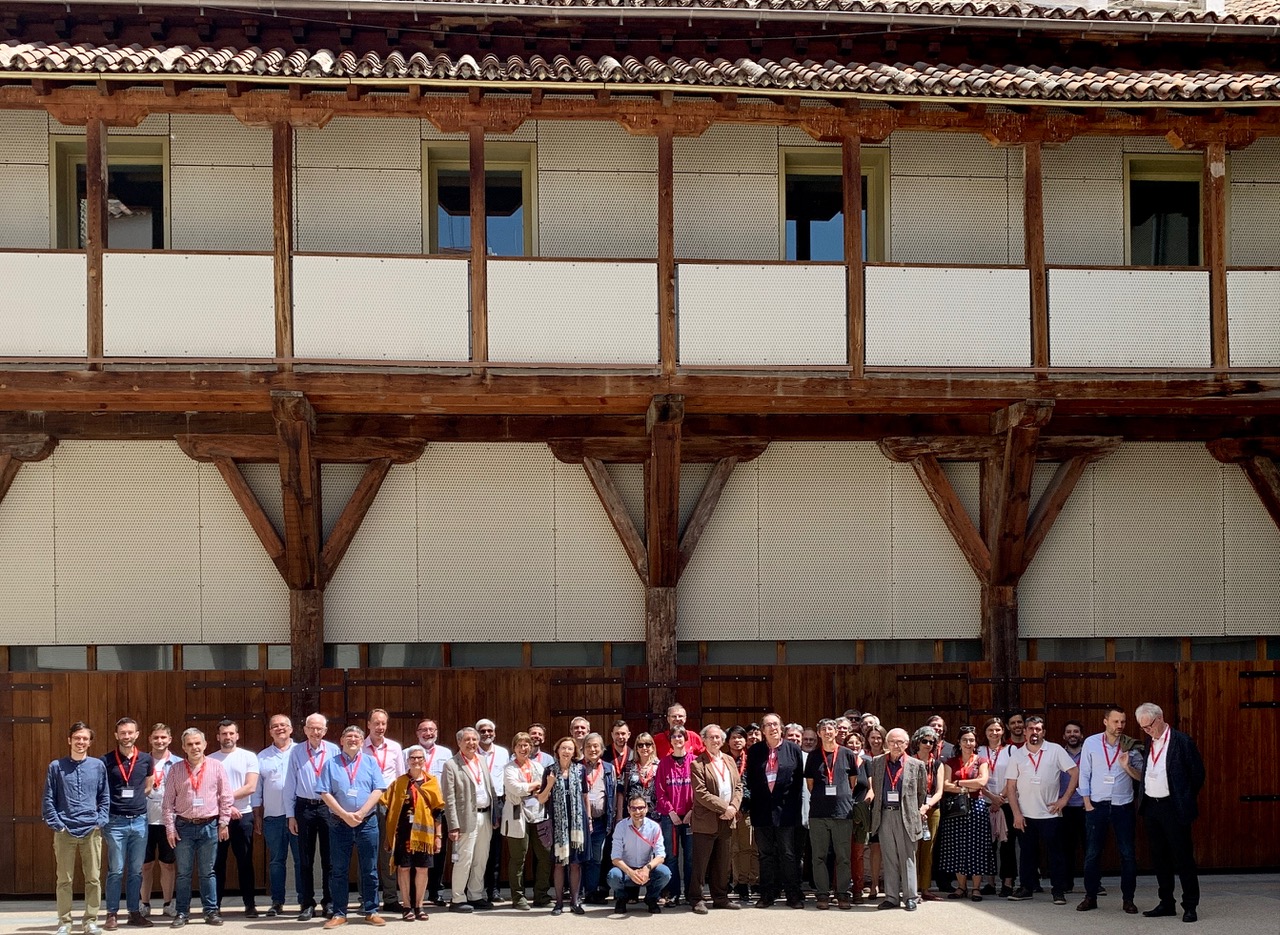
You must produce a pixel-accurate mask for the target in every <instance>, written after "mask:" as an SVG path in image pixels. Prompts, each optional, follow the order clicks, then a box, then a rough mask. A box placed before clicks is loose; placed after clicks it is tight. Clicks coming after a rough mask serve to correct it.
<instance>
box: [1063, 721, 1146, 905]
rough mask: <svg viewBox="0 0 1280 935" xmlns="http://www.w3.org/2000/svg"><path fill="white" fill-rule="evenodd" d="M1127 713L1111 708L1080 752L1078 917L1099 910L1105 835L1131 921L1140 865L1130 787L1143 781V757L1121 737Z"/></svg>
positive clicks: (1126, 738)
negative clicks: (1115, 855) (1111, 837)
mask: <svg viewBox="0 0 1280 935" xmlns="http://www.w3.org/2000/svg"><path fill="white" fill-rule="evenodd" d="M1124 725H1125V713H1124V710H1123V709H1122V708H1117V707H1114V706H1113V707H1110V708H1108V709H1107V713H1106V716H1105V717H1104V718H1103V720H1102V726H1103V728H1104V730H1103V732H1102V733H1101V734H1094V735H1093V736H1092V737H1089V738H1088V739H1086V740H1085V742H1084V746H1083V748H1082V749H1081V752H1080V786H1079V792H1080V796H1081V798H1082V799H1083V800H1084V825H1085V852H1084V899H1083V900H1081V901H1080V905H1078V906H1076V909H1078V910H1079V911H1080V912H1088V911H1089V910H1090V909H1097V908H1098V895H1099V892H1098V891H1099V889H1100V888H1101V886H1102V848H1103V846H1104V845H1105V844H1106V843H1107V831H1108V830H1110V831H1113V832H1114V833H1115V836H1116V850H1117V851H1119V852H1120V895H1121V898H1122V899H1123V902H1122V903H1121V907H1122V908H1123V909H1124V911H1125V912H1127V913H1129V915H1135V914H1136V913H1137V912H1138V907H1137V905H1136V904H1135V903H1134V901H1133V896H1134V893H1135V892H1136V891H1137V888H1138V862H1137V857H1136V853H1137V849H1136V844H1135V840H1134V839H1135V835H1134V828H1135V825H1136V824H1137V812H1136V805H1135V804H1134V792H1133V790H1134V785H1133V784H1134V782H1135V781H1136V780H1139V779H1141V778H1142V772H1141V769H1142V756H1141V754H1139V753H1137V752H1136V751H1135V750H1134V749H1133V742H1132V741H1131V740H1129V738H1128V737H1126V736H1125V735H1124Z"/></svg>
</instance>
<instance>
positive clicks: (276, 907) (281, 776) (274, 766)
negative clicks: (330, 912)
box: [253, 714, 301, 919]
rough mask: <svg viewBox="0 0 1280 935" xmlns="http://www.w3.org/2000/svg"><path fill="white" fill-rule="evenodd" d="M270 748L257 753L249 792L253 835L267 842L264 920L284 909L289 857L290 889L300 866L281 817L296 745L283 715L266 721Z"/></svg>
mask: <svg viewBox="0 0 1280 935" xmlns="http://www.w3.org/2000/svg"><path fill="white" fill-rule="evenodd" d="M267 732H268V733H269V734H270V735H271V746H269V747H267V748H266V749H264V750H262V751H260V752H259V753H258V788H257V789H255V790H254V791H253V832H254V834H260V835H262V839H263V840H264V841H266V842H267V860H268V861H269V865H268V870H267V881H268V893H269V895H270V896H271V908H270V909H268V910H267V911H266V916H267V918H268V919H274V918H275V917H276V916H278V915H280V912H281V911H282V910H283V909H284V886H285V875H286V874H287V873H288V870H289V866H288V860H289V854H290V853H292V854H293V873H294V881H295V882H294V886H295V888H297V889H301V883H299V882H297V880H298V877H299V874H300V870H301V866H300V862H299V860H298V837H297V835H294V834H290V833H289V819H288V818H287V817H285V807H284V787H285V782H286V780H287V779H288V778H289V756H290V755H291V754H292V753H293V748H294V747H295V746H297V744H295V743H294V742H293V721H291V720H289V718H288V717H287V716H286V715H283V714H273V715H272V716H271V720H270V721H268V722H267Z"/></svg>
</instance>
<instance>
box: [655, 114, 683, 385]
mask: <svg viewBox="0 0 1280 935" xmlns="http://www.w3.org/2000/svg"><path fill="white" fill-rule="evenodd" d="M677 343H678V338H677V333H676V213H675V137H674V134H673V132H672V129H671V127H663V128H662V129H661V130H659V131H658V359H659V360H660V361H661V362H662V372H663V374H664V375H666V376H672V375H674V374H675V372H676V361H677V354H678V350H677Z"/></svg>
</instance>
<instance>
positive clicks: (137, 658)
mask: <svg viewBox="0 0 1280 935" xmlns="http://www.w3.org/2000/svg"><path fill="white" fill-rule="evenodd" d="M172 668H173V647H172V646H99V647H98V670H99V671H100V672H155V671H163V670H167V669H172Z"/></svg>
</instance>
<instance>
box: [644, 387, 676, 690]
mask: <svg viewBox="0 0 1280 935" xmlns="http://www.w3.org/2000/svg"><path fill="white" fill-rule="evenodd" d="M683 422H684V397H682V396H655V397H654V398H653V401H652V402H651V403H650V404H649V412H648V414H647V416H646V417H645V426H646V428H647V429H648V432H649V446H650V448H649V451H650V454H649V460H648V461H647V462H645V466H644V479H645V498H644V514H645V546H646V548H647V549H648V559H649V586H648V587H646V588H645V600H644V607H645V615H644V616H645V648H646V650H647V652H648V659H649V680H650V681H651V682H654V683H656V684H655V685H654V686H653V687H652V688H650V689H649V704H650V707H651V709H652V710H653V711H654V712H658V711H664V710H666V708H667V706H668V705H670V704H671V703H672V702H673V701H675V681H676V614H677V610H676V585H677V584H678V583H679V581H680V435H681V428H682V424H683Z"/></svg>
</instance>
